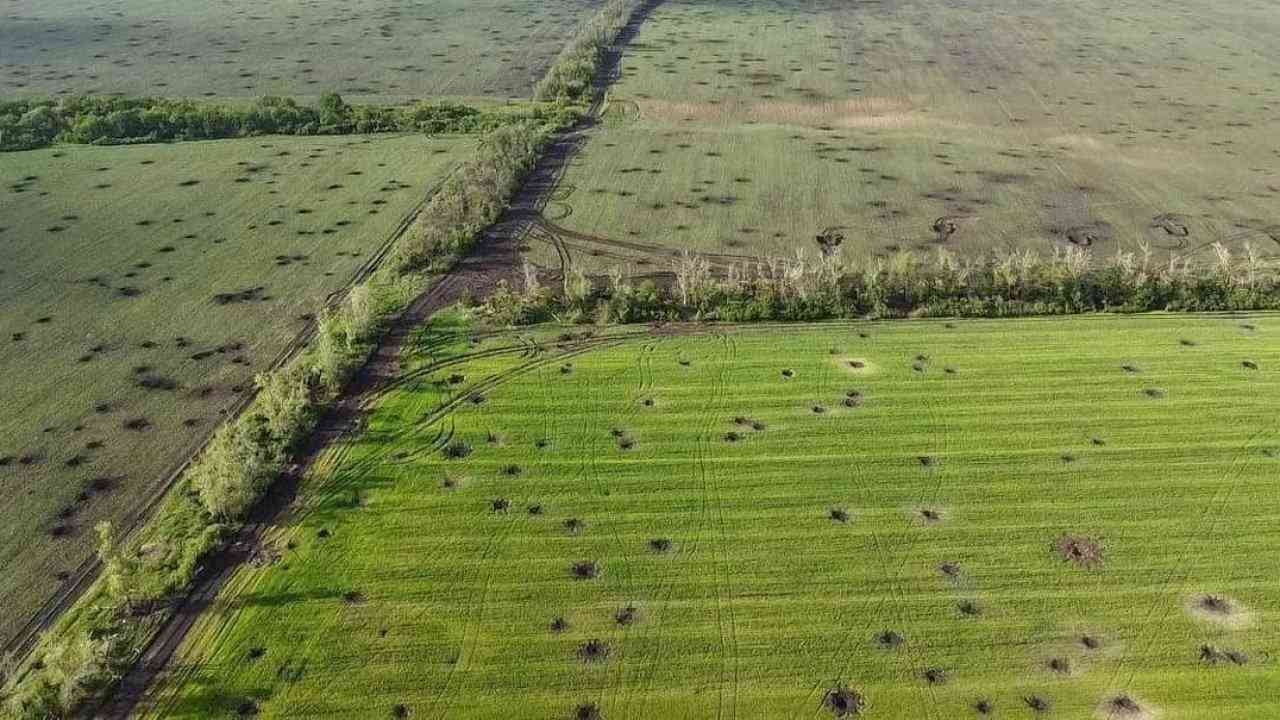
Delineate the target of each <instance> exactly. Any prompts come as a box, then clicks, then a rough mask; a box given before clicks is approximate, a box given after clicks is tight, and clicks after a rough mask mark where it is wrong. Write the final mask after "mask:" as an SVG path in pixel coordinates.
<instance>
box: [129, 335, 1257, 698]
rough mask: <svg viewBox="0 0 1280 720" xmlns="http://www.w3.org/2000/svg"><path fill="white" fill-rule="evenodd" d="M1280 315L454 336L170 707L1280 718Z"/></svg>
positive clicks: (224, 602) (307, 503) (219, 630)
mask: <svg viewBox="0 0 1280 720" xmlns="http://www.w3.org/2000/svg"><path fill="white" fill-rule="evenodd" d="M1278 328H1280V317H1278V316H1276V315H1253V316H1187V315H1181V316H1164V315H1151V316H1137V317H1121V316H1093V317H1078V318H1068V319H1031V320H1016V321H971V320H964V321H953V322H946V321H942V320H938V321H909V322H894V323H871V322H865V323H847V324H823V325H808V326H799V325H796V326H777V325H758V326H750V327H729V326H724V327H717V326H670V327H666V328H662V329H658V330H650V329H647V328H635V327H633V328H617V329H611V330H607V331H600V334H599V335H598V336H596V337H594V338H590V339H581V338H579V339H570V338H566V337H564V336H559V337H558V336H557V333H559V332H560V330H559V329H555V328H550V329H535V330H531V331H528V332H525V333H514V332H499V333H483V332H479V331H473V330H470V329H468V328H467V327H465V326H464V325H458V324H456V323H455V324H448V323H446V322H443V321H441V322H439V323H437V324H436V325H434V326H432V327H429V328H427V329H425V330H424V331H423V334H422V338H421V341H420V342H419V343H418V345H417V350H416V353H415V355H414V359H413V361H412V362H411V363H410V364H409V365H408V367H409V368H410V369H409V370H407V372H406V374H405V375H404V376H403V378H402V380H401V383H400V384H399V386H398V387H397V388H396V389H394V390H392V391H391V392H390V393H389V394H388V395H386V396H385V398H384V399H383V401H382V403H381V405H380V406H379V407H378V408H377V409H376V411H375V412H374V414H373V416H372V417H371V419H370V421H369V423H368V427H367V430H366V431H365V432H364V433H363V434H362V435H360V436H358V437H356V438H354V439H353V440H351V441H349V442H347V443H346V444H342V445H339V446H337V447H336V448H334V449H333V450H332V451H331V452H330V453H329V454H328V455H327V456H326V457H325V458H323V459H322V461H321V462H320V463H319V465H318V466H317V467H316V469H315V470H314V472H313V473H312V474H311V476H310V478H309V480H308V481H307V482H306V483H305V485H304V487H303V491H302V497H303V498H304V502H303V504H302V505H301V506H300V507H299V508H298V509H297V511H296V513H295V514H294V516H293V517H292V518H291V519H290V520H289V521H288V522H286V523H285V524H283V525H282V527H281V528H280V529H279V530H278V531H277V532H275V533H274V534H273V535H272V536H271V537H270V541H269V544H268V545H267V546H265V547H263V548H261V550H260V552H259V554H258V557H259V558H261V559H264V560H265V562H263V563H260V566H259V567H254V568H245V569H243V570H242V571H241V572H239V574H238V575H237V576H236V577H235V578H234V580H233V581H232V583H231V585H230V586H229V587H228V588H227V589H226V590H225V591H224V594H223V595H222V597H221V599H220V600H219V601H218V602H216V603H215V605H214V608H213V610H212V611H211V612H210V613H209V614H207V615H206V617H205V618H204V619H203V620H202V621H201V623H200V624H199V625H198V626H197V628H196V630H195V631H194V632H193V634H192V635H191V636H189V638H188V644H187V646H186V648H185V652H184V655H183V656H182V657H180V658H179V660H178V662H176V663H175V664H174V665H173V668H174V669H173V671H172V673H171V675H170V676H169V678H168V681H167V683H165V684H163V686H162V690H161V692H160V693H159V694H158V698H157V702H156V704H155V705H154V706H153V707H152V708H151V710H150V713H151V715H152V716H156V717H191V718H197V717H198V718H208V717H231V716H233V715H234V714H235V713H236V712H241V713H244V712H252V711H256V712H260V713H261V717H272V718H275V717H298V718H302V717H306V718H322V717H333V718H338V717H342V718H352V717H369V718H385V717H421V718H426V717H432V718H435V717H459V718H461V717H465V718H562V717H563V718H570V717H597V716H596V715H591V713H590V709H591V706H592V705H594V709H595V710H596V711H597V712H598V716H599V717H604V718H609V719H610V720H618V719H620V718H713V717H714V718H734V717H739V718H765V717H768V718H793V717H825V716H830V714H831V713H832V711H831V708H830V707H828V706H827V704H826V702H825V698H827V697H828V693H829V692H830V691H831V690H832V689H835V688H848V689H850V690H853V691H856V692H857V693H859V694H860V695H861V697H862V698H864V699H865V702H866V705H865V707H864V709H863V712H862V713H861V715H862V716H866V717H876V718H908V717H909V718H939V719H942V718H959V717H970V716H975V715H976V711H975V710H974V708H975V706H976V704H977V703H979V702H981V701H986V702H988V703H990V704H991V705H992V706H993V707H994V709H995V710H994V711H995V715H996V716H997V717H1033V716H1038V715H1042V716H1044V717H1062V718H1092V717H1100V718H1101V717H1107V718H1120V719H1122V718H1155V717H1164V718H1182V719H1188V718H1203V719H1205V720H1209V719H1212V720H1227V719H1230V720H1243V719H1245V718H1254V719H1258V720H1261V719H1263V718H1271V717H1274V714H1275V713H1274V704H1273V703H1274V699H1275V698H1276V697H1277V696H1280V674H1278V673H1276V672H1275V666H1274V659H1273V658H1274V657H1275V656H1276V653H1277V652H1278V651H1280V629H1278V628H1280V624H1278V623H1277V620H1280V596H1277V594H1276V592H1275V576H1276V574H1277V571H1280V560H1278V559H1277V556H1276V554H1275V552H1274V548H1275V546H1276V543H1277V541H1278V540H1280V529H1278V528H1280V524H1278V523H1277V520H1280V516H1278V515H1277V511H1276V506H1275V503H1274V502H1273V501H1272V500H1273V498H1274V494H1275V478H1276V474H1277V470H1280V427H1277V420H1276V414H1275V408H1276V407H1277V403H1280V376H1278V375H1277V374H1276V368H1277V366H1280V336H1278V335H1277V332H1280V330H1278ZM464 444H465V445H464ZM445 448H452V452H451V454H452V455H455V456H459V457H458V458H457V459H449V458H448V457H447V456H446V455H447V453H446V452H444V451H443V449H445ZM467 450H470V452H469V453H467V452H466V451H467ZM1072 547H1074V548H1077V549H1078V552H1075V553H1073V552H1071V548H1072ZM582 562H590V563H594V566H592V567H591V568H586V567H583V568H581V570H580V571H581V572H582V573H583V574H586V575H591V574H593V572H594V574H595V577H594V578H591V579H580V578H575V577H574V573H575V572H576V571H577V570H575V567H574V566H575V564H577V563H582ZM556 618H560V619H561V620H562V622H563V624H562V625H560V626H559V627H558V628H553V621H554V619H556ZM593 639H594V640H597V641H598V644H595V645H591V644H590V642H591V641H592V640H593ZM1032 705H1036V706H1038V707H1042V708H1045V710H1044V712H1039V711H1037V710H1034V709H1033V708H1032Z"/></svg>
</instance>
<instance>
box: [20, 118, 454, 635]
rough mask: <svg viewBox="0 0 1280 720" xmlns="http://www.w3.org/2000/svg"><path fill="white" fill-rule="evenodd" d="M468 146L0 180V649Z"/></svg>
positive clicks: (324, 141)
mask: <svg viewBox="0 0 1280 720" xmlns="http://www.w3.org/2000/svg"><path fill="white" fill-rule="evenodd" d="M473 146H474V140H472V139H454V140H431V139H427V138H424V137H421V136H406V137H392V136H385V137H384V136H380V137H377V138H374V139H370V138H334V137H324V138H275V137H266V138H255V139H253V140H229V141H216V142H192V143H183V144H179V145H154V146H135V147H112V148H97V147H88V146H76V147H63V148H57V149H53V150H39V151H31V152H25V153H12V154H7V155H5V156H4V163H3V165H0V226H3V227H0V254H2V255H3V257H4V263H3V266H2V267H0V307H3V308H4V312H3V313H0V367H3V368H4V370H5V372H4V375H3V377H0V397H3V398H4V402H5V413H4V416H3V418H0V494H2V495H3V496H4V498H5V500H6V503H5V507H4V509H3V510H0V568H3V572H0V607H3V608H4V612H3V613H0V639H8V638H9V637H11V635H12V633H13V632H15V631H16V630H17V628H18V627H19V626H20V625H21V624H22V623H23V622H25V621H26V620H27V619H28V617H30V614H31V612H32V611H33V610H34V609H35V608H37V607H39V605H40V604H41V603H42V602H43V601H44V600H45V599H46V598H47V597H48V596H49V595H50V594H51V592H52V590H53V589H54V588H55V587H57V586H58V584H59V583H60V582H61V581H63V580H64V579H65V578H66V577H67V573H68V572H70V571H72V570H73V569H74V568H75V567H76V566H77V565H78V564H79V563H80V562H81V561H82V560H84V559H85V557H86V556H87V555H88V553H89V552H90V551H91V549H92V548H93V547H94V544H95V536H94V533H93V526H94V524H95V523H96V522H97V521H98V520H101V519H107V518H110V519H116V520H120V519H122V518H123V517H125V516H126V515H127V514H128V512H129V511H131V510H133V509H136V508H137V506H138V504H139V503H140V502H141V500H142V499H143V498H144V497H146V495H147V494H148V491H149V490H150V489H152V488H154V487H156V484H157V482H158V481H159V480H160V479H161V477H162V475H163V474H164V473H165V472H167V471H168V470H169V469H170V468H172V467H173V466H174V465H176V464H177V463H178V462H179V461H180V460H181V459H182V458H184V457H185V456H186V455H187V454H189V453H190V452H191V451H192V450H193V449H194V447H195V446H196V445H198V444H199V442H200V441H201V439H202V438H204V437H205V436H206V435H207V434H208V433H209V431H210V429H211V428H212V427H213V426H214V424H216V423H217V422H219V420H220V418H221V413H223V412H225V410H226V409H227V408H229V407H231V406H232V405H234V404H235V403H236V401H237V399H238V398H240V397H241V396H242V394H243V393H245V392H247V391H249V390H251V389H252V387H253V376H254V373H255V372H259V371H262V370H264V369H266V367H267V366H268V365H270V363H271V362H272V361H273V359H274V358H275V357H276V356H277V355H278V354H279V353H280V352H281V351H282V350H283V349H284V348H285V347H286V345H287V344H289V342H290V341H291V340H292V339H293V338H294V337H295V336H296V335H297V334H298V333H299V332H301V331H302V329H303V328H304V327H305V325H306V317H305V316H307V315H309V314H313V313H316V312H318V311H319V310H320V308H321V307H322V305H323V303H324V301H325V298H326V296H328V295H329V294H330V293H333V292H335V291H337V290H340V289H342V288H343V287H344V286H345V285H346V284H347V283H348V282H349V281H350V280H351V279H352V277H353V275H354V274H355V273H356V272H357V271H358V270H359V269H360V268H361V267H362V266H363V265H365V264H366V263H368V262H370V261H371V260H372V259H373V257H374V255H375V253H376V252H377V251H378V249H379V248H380V247H381V246H382V245H383V244H384V243H385V242H386V241H387V240H388V239H389V238H390V236H391V235H392V233H393V232H394V231H395V230H396V228H397V227H398V226H399V224H400V223H401V222H402V220H403V218H404V217H405V216H406V215H407V214H408V213H409V212H410V211H411V210H412V209H413V208H414V207H415V206H416V205H417V204H418V203H419V202H421V201H422V200H423V199H424V198H425V197H426V196H427V194H428V192H429V191H430V189H431V188H433V187H434V186H435V185H436V184H437V183H438V182H439V181H440V180H442V179H443V178H444V177H445V175H446V174H447V173H448V172H449V171H450V170H451V169H452V167H454V166H455V165H456V164H457V163H458V162H459V161H460V160H461V159H462V158H463V157H465V156H466V155H467V154H468V152H469V150H470V149H471V148H472V147H473Z"/></svg>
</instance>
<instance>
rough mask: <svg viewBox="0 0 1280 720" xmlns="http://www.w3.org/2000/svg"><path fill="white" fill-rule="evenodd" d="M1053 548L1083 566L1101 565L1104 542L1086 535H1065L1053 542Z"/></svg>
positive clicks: (1064, 557) (1093, 566) (1067, 558)
mask: <svg viewBox="0 0 1280 720" xmlns="http://www.w3.org/2000/svg"><path fill="white" fill-rule="evenodd" d="M1053 549H1054V550H1055V551H1056V552H1057V553H1058V555H1060V556H1061V557H1062V559H1063V560H1068V561H1070V562H1072V563H1074V564H1076V565H1078V566H1079V567H1082V568H1095V567H1101V565H1102V563H1103V547H1102V543H1101V542H1100V541H1099V540H1097V539H1094V538H1090V537H1086V536H1084V535H1063V536H1062V537H1060V538H1058V539H1057V540H1056V541H1054V543H1053Z"/></svg>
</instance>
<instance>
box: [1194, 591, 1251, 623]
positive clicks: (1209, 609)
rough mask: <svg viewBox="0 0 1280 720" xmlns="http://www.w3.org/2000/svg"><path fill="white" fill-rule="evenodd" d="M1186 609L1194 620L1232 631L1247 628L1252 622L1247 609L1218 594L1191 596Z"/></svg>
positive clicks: (1233, 600)
mask: <svg viewBox="0 0 1280 720" xmlns="http://www.w3.org/2000/svg"><path fill="white" fill-rule="evenodd" d="M1186 607H1187V611H1188V612H1190V613H1191V615H1192V616H1194V617H1195V618H1197V619H1199V620H1204V621H1206V622H1210V623H1213V624H1215V625H1220V626H1222V627H1224V628H1228V629H1232V630H1238V629H1240V628H1244V627H1247V626H1248V625H1249V624H1250V623H1251V622H1252V621H1253V613H1252V612H1251V611H1250V610H1249V609H1248V608H1246V607H1245V606H1244V605H1241V604H1240V602H1239V601H1237V600H1235V599H1233V598H1230V597H1227V596H1226V595H1222V594H1219V593H1203V594H1199V595H1193V596H1192V597H1191V598H1189V599H1188V600H1187V603H1186Z"/></svg>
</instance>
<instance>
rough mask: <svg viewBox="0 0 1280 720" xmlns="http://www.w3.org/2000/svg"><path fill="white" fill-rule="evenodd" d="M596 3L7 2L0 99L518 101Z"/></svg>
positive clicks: (0, 43) (0, 31)
mask: <svg viewBox="0 0 1280 720" xmlns="http://www.w3.org/2000/svg"><path fill="white" fill-rule="evenodd" d="M597 5H599V0H430V1H427V0H355V1H354V2H343V3H317V2H275V3H259V2H251V1H250V0H228V1H224V2H213V3H210V2H196V1H194V0H182V1H180V2H175V1H174V0H90V2H87V3H83V2H70V1H69V0H13V1H12V2H9V3H6V5H5V7H4V9H3V10H0V47H2V48H4V54H3V55H0V97H3V96H47V95H66V94H75V95H83V94H116V93H120V94H125V95H159V96H180V97H191V98H198V97H220V98H254V97H259V96H261V95H288V96H299V97H313V96H317V95H320V94H321V93H323V92H327V91H331V90H334V91H337V92H340V93H342V94H343V95H346V96H349V97H352V98H358V99H361V100H366V101H394V100H399V99H420V98H424V97H427V96H440V95H449V96H485V97H496V98H512V97H527V96H529V95H531V94H532V90H533V85H534V83H535V82H537V81H538V80H539V79H540V78H541V77H542V75H543V73H544V72H545V71H546V69H547V67H548V66H549V65H550V64H551V61H552V60H553V59H554V58H555V56H556V54H557V53H558V52H560V48H561V47H562V46H563V45H564V43H565V42H566V40H567V39H568V38H569V36H570V34H571V33H572V32H573V30H574V29H575V28H576V27H577V26H578V24H579V23H580V22H581V21H582V19H583V18H584V17H587V16H589V15H590V13H591V12H592V10H593V9H594V8H595V7H596V6H597Z"/></svg>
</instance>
